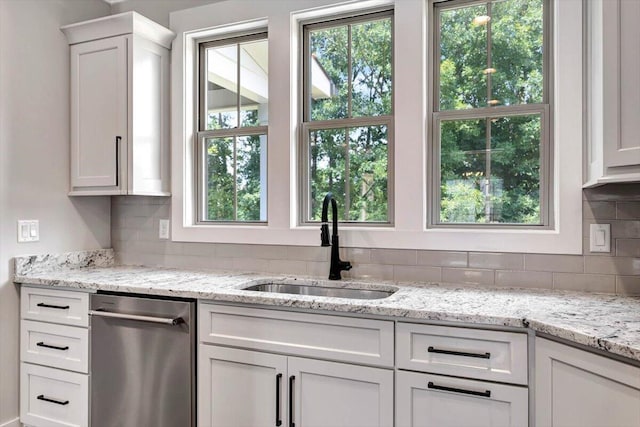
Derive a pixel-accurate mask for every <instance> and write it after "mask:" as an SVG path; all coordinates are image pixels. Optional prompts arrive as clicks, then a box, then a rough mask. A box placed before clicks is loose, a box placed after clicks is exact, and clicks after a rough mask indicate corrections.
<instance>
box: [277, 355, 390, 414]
mask: <svg viewBox="0 0 640 427" xmlns="http://www.w3.org/2000/svg"><path fill="white" fill-rule="evenodd" d="M287 367H288V371H289V378H288V380H289V384H290V387H291V389H290V390H292V391H291V392H290V393H293V396H291V395H289V405H290V406H289V409H290V410H291V408H293V411H292V412H290V413H289V417H290V418H291V422H292V424H291V425H294V424H295V426H297V427H342V426H344V427H347V426H350V427H352V426H358V427H368V426H380V427H388V426H392V425H393V371H391V370H387V369H381V368H369V367H364V366H355V365H347V364H343V363H334V362H324V361H319V360H313V359H302V358H297V357H290V358H289V362H288V366H287ZM291 399H292V400H293V402H291ZM292 403H293V404H292Z"/></svg>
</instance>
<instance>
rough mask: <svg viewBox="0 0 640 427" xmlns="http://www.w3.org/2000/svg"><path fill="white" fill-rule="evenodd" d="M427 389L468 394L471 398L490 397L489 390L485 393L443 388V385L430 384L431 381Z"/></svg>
mask: <svg viewBox="0 0 640 427" xmlns="http://www.w3.org/2000/svg"><path fill="white" fill-rule="evenodd" d="M427 387H428V388H431V389H434V390H442V391H451V392H454V393H462V394H470V395H472V396H482V397H491V391H490V390H485V391H475V390H465V389H463V388H455V387H446V386H443V385H436V384H434V383H432V382H431V381H429V383H428V384H427Z"/></svg>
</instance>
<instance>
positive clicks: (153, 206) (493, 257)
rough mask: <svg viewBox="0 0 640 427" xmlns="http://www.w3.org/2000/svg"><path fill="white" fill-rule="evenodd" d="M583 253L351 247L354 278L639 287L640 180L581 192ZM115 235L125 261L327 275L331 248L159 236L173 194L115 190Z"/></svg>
mask: <svg viewBox="0 0 640 427" xmlns="http://www.w3.org/2000/svg"><path fill="white" fill-rule="evenodd" d="M583 199H584V200H583V221H584V232H583V236H584V238H583V241H584V245H583V248H584V249H583V254H584V255H538V254H522V253H480V252H477V253H476V252H466V251H459V252H445V251H421V250H388V249H369V248H350V249H346V250H344V251H343V254H342V258H343V259H347V260H350V261H351V262H352V263H353V264H354V268H353V270H351V271H350V272H348V273H345V274H344V277H351V278H372V279H386V280H397V281H423V282H430V281H437V282H442V281H443V282H454V283H472V284H478V285H484V286H491V285H497V286H517V287H528V288H547V289H568V290H584V291H592V292H609V293H614V292H615V293H619V294H633V295H640V184H630V185H609V186H605V187H600V188H597V189H592V190H585V191H584V192H583ZM111 212H112V228H111V240H112V243H113V247H114V248H115V250H116V254H117V257H118V259H119V260H120V261H121V262H123V263H125V264H144V265H157V266H168V267H180V268H205V269H229V270H250V271H259V272H268V273H289V274H300V275H312V276H319V277H326V276H328V274H329V262H328V261H329V250H330V249H329V248H321V247H320V246H319V244H320V237H319V234H320V233H318V246H316V247H299V246H271V245H230V244H206V243H178V242H176V243H174V242H169V241H167V240H160V239H158V221H159V220H160V219H163V218H170V215H171V199H169V198H149V197H114V198H113V200H112V211H111ZM597 222H599V223H607V224H611V229H612V235H613V240H612V252H611V253H607V254H591V253H590V252H589V240H588V236H589V225H590V224H593V223H597Z"/></svg>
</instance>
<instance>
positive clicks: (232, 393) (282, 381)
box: [198, 345, 287, 427]
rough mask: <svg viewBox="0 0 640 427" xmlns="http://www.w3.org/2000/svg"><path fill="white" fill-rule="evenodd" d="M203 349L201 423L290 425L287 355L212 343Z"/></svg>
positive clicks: (211, 426) (210, 426) (207, 426)
mask: <svg viewBox="0 0 640 427" xmlns="http://www.w3.org/2000/svg"><path fill="white" fill-rule="evenodd" d="M199 352H200V355H199V373H198V426H200V427H245V426H246V427H249V426H250V427H262V426H268V427H272V426H276V425H286V420H285V415H286V411H285V408H286V401H285V400H284V399H283V397H284V396H286V367H287V358H286V357H285V356H279V355H274V354H267V353H258V352H253V351H246V350H236V349H231V348H224V347H216V346H209V345H201V346H200V348H199ZM277 421H281V424H278V423H277Z"/></svg>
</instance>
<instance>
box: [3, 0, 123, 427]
mask: <svg viewBox="0 0 640 427" xmlns="http://www.w3.org/2000/svg"><path fill="white" fill-rule="evenodd" d="M109 13H110V7H109V5H108V4H106V3H104V2H102V1H100V0H0V314H1V319H0V426H9V425H11V426H13V425H17V421H15V420H16V418H17V417H18V413H19V408H18V404H19V403H18V396H19V393H18V374H19V365H18V362H19V352H18V344H19V343H18V337H19V335H18V333H19V293H18V288H17V287H16V286H15V285H14V284H13V283H12V282H11V274H12V267H11V259H12V258H13V257H14V256H16V255H19V254H36V253H46V252H64V251H75V250H82V249H94V248H100V247H109V246H110V245H111V241H110V227H111V224H110V199H109V198H108V197H87V198H69V197H67V195H66V193H67V191H68V185H69V47H68V45H67V41H66V39H65V37H64V35H63V34H62V32H60V30H59V27H60V26H61V25H64V24H69V23H72V22H78V21H82V20H86V19H92V18H96V17H100V16H105V15H108V14H109ZM18 219H38V220H40V241H39V242H37V243H21V244H18V243H17V242H16V221H17V220H18Z"/></svg>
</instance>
